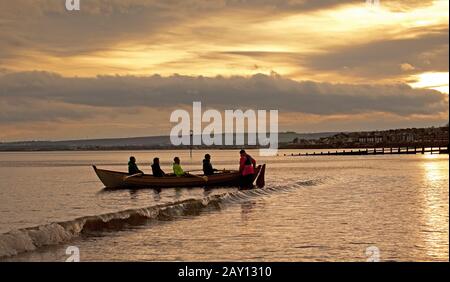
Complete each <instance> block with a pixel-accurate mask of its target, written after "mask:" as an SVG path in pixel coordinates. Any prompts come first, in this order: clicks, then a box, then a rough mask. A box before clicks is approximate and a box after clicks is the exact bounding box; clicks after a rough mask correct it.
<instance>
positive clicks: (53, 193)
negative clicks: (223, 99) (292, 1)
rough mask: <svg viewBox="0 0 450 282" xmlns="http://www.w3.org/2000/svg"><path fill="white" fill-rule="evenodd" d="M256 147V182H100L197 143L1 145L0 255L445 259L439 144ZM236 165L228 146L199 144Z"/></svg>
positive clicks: (443, 169) (444, 179) (444, 169)
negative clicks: (60, 148) (261, 172)
mask: <svg viewBox="0 0 450 282" xmlns="http://www.w3.org/2000/svg"><path fill="white" fill-rule="evenodd" d="M295 152H298V151H294V150H289V151H281V152H280V156H278V157H265V158H260V157H258V153H257V151H254V152H252V155H253V156H254V157H255V158H256V159H257V161H258V162H259V163H262V162H264V163H267V171H266V187H265V188H264V189H259V190H252V191H238V190H237V189H235V188H221V189H215V190H213V191H208V190H204V189H202V188H194V189H164V190H162V191H161V192H158V191H155V190H152V189H142V190H138V191H133V190H121V191H104V190H103V189H102V188H103V186H102V184H101V182H100V181H99V180H98V179H97V177H96V175H95V174H94V171H93V170H92V168H91V166H90V165H91V164H96V165H97V166H98V167H100V168H106V169H112V170H120V171H125V170H126V169H127V166H126V163H127V160H128V157H129V156H130V155H131V154H133V155H134V156H136V158H137V160H138V164H139V165H140V168H141V169H143V170H144V171H147V172H149V171H150V160H151V159H153V157H155V156H158V157H160V158H161V163H162V168H163V169H165V170H166V171H170V165H171V159H172V158H173V157H174V156H179V157H181V160H182V165H183V167H184V169H185V170H188V169H189V170H190V169H199V168H200V165H201V160H202V156H203V154H204V153H205V152H204V151H195V152H194V155H193V158H192V160H191V159H190V158H189V153H188V152H186V151H138V152H133V153H131V152H123V151H121V152H35V153H0V179H1V182H0V260H7V261H8V260H9V261H65V260H66V259H67V258H68V255H67V254H66V250H67V248H68V247H69V246H74V247H76V248H78V250H79V253H80V259H81V261H174V260H176V261H204V260H206V261H223V260H227V261H228V260H238V261H249V260H252V261H254V260H257V261H342V260H343V261H366V260H367V259H373V258H374V256H375V258H379V259H380V260H381V261H448V260H449V253H448V250H449V248H448V247H449V246H448V243H449V199H448V196H449V186H448V185H449V183H448V182H449V159H448V155H377V156H334V157H333V156H317V157H312V156H310V157H290V156H283V154H285V153H286V154H291V153H295ZM209 153H211V155H212V157H213V159H212V161H213V164H214V166H215V167H216V168H219V169H222V168H227V169H235V168H237V163H238V160H239V154H238V151H223V150H222V151H219V150H218V151H209Z"/></svg>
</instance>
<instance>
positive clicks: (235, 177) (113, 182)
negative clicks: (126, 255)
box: [93, 166, 263, 189]
mask: <svg viewBox="0 0 450 282" xmlns="http://www.w3.org/2000/svg"><path fill="white" fill-rule="evenodd" d="M262 167H263V166H258V167H257V168H256V173H255V179H256V177H257V176H258V174H259V172H260V171H261V169H262ZM93 168H94V171H95V173H96V174H97V176H98V178H99V179H100V181H101V182H102V183H103V185H105V188H114V189H117V188H171V187H217V186H238V185H239V181H240V174H239V172H238V171H232V172H221V173H216V174H214V175H210V176H208V177H207V180H206V179H204V178H202V177H200V176H193V175H188V176H183V177H176V176H164V177H154V176H153V175H148V174H144V175H142V176H136V177H131V178H126V177H127V176H129V174H127V173H125V172H118V171H112V170H105V169H99V168H97V167H96V166H93Z"/></svg>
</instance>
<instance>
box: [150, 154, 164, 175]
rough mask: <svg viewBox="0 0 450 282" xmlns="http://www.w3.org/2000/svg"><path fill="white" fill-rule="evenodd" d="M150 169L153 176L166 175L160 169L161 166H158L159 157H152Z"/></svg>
mask: <svg viewBox="0 0 450 282" xmlns="http://www.w3.org/2000/svg"><path fill="white" fill-rule="evenodd" d="M152 171H153V176H155V177H163V176H165V175H166V174H165V173H164V171H163V170H162V169H161V167H160V166H159V158H154V159H153V164H152Z"/></svg>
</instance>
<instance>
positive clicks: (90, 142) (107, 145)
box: [0, 132, 336, 151]
mask: <svg viewBox="0 0 450 282" xmlns="http://www.w3.org/2000/svg"><path fill="white" fill-rule="evenodd" d="M334 134H336V132H323V133H296V132H283V133H280V134H279V136H278V142H279V143H280V144H282V143H290V142H292V140H294V139H295V138H299V139H305V140H314V139H320V138H324V137H329V136H332V135H334ZM235 137H236V136H234V138H235ZM224 138H225V135H223V136H222V140H224ZM245 139H246V138H245ZM197 147H198V146H197ZM212 147H213V148H214V147H216V148H225V146H212ZM176 148H178V147H175V146H173V145H172V143H171V142H170V137H169V136H148V137H131V138H107V139H87V140H66V141H21V142H7V143H0V151H59V150H127V149H133V150H136V149H146V150H149V149H176Z"/></svg>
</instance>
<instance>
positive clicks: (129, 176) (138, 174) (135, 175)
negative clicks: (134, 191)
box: [123, 172, 144, 180]
mask: <svg viewBox="0 0 450 282" xmlns="http://www.w3.org/2000/svg"><path fill="white" fill-rule="evenodd" d="M142 175H144V174H143V173H142V172H139V173H136V174H133V175H128V176H125V177H124V178H123V180H128V179H130V178H132V177H137V176H142Z"/></svg>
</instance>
